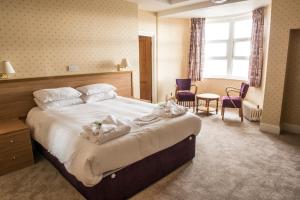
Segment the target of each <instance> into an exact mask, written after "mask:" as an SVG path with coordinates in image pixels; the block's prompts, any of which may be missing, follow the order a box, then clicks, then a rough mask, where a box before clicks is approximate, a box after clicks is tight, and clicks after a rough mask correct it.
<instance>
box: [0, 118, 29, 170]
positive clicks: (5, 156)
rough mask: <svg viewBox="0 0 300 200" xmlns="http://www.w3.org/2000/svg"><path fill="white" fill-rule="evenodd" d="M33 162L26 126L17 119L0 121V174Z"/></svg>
mask: <svg viewBox="0 0 300 200" xmlns="http://www.w3.org/2000/svg"><path fill="white" fill-rule="evenodd" d="M33 163H34V160H33V154H32V146H31V139H30V132H29V128H28V126H26V124H24V122H22V121H21V120H18V119H11V120H5V121H0V175H3V174H5V173H7V172H11V171H14V170H16V169H21V168H23V167H27V166H29V165H31V164H33Z"/></svg>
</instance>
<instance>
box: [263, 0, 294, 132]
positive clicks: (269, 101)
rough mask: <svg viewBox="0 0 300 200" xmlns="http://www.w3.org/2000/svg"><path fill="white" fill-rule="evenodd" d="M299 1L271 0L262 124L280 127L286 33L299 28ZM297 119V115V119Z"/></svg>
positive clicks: (286, 43) (286, 49)
mask: <svg viewBox="0 0 300 200" xmlns="http://www.w3.org/2000/svg"><path fill="white" fill-rule="evenodd" d="M299 11H300V1H299V0H285V1H282V0H273V1H272V14H271V30H270V42H269V56H268V68H267V79H266V87H265V98H264V111H263V116H262V122H263V123H266V124H273V125H275V126H279V125H280V118H281V108H282V100H283V91H284V79H285V74H286V64H287V52H288V45H289V34H290V30H291V29H299V28H300V12H299ZM299 118H300V116H298V119H299Z"/></svg>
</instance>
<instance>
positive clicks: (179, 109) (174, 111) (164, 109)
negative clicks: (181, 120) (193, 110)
mask: <svg viewBox="0 0 300 200" xmlns="http://www.w3.org/2000/svg"><path fill="white" fill-rule="evenodd" d="M187 111H188V108H186V107H183V106H180V105H178V104H176V103H175V102H174V101H173V100H169V101H167V102H166V103H164V104H161V105H159V106H158V107H157V108H154V110H153V114H154V115H158V116H160V117H163V118H173V117H178V116H181V115H184V114H185V113H186V112H187Z"/></svg>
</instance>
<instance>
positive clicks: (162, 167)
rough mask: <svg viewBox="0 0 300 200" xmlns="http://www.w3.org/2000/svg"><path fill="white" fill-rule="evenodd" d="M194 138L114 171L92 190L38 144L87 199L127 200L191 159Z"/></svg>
mask: <svg viewBox="0 0 300 200" xmlns="http://www.w3.org/2000/svg"><path fill="white" fill-rule="evenodd" d="M195 143H196V137H195V136H190V137H188V138H186V139H184V140H183V141H181V142H179V143H177V144H175V145H173V146H171V147H169V148H167V149H164V150H162V151H160V152H157V153H155V154H153V155H151V156H148V157H146V158H144V159H143V160H140V161H137V162H135V163H133V164H131V165H129V166H127V167H125V168H123V169H121V170H119V171H117V172H115V173H114V174H115V177H114V178H113V176H112V175H111V176H107V177H105V178H103V179H102V180H101V182H100V183H98V184H97V185H95V186H93V187H86V186H84V185H83V184H82V183H81V182H80V181H78V180H77V179H76V178H75V177H74V176H73V175H71V174H69V173H68V172H67V170H66V169H65V167H64V165H63V164H62V163H60V162H59V161H58V159H57V158H56V157H54V156H52V155H51V154H50V153H49V152H48V151H47V150H45V149H44V148H43V147H42V146H41V145H40V144H39V143H37V142H35V144H36V148H37V150H39V151H40V152H41V153H42V154H43V155H44V156H45V157H46V158H47V159H48V160H49V161H50V162H51V163H52V164H53V165H54V166H55V167H56V168H57V169H58V171H59V172H60V173H61V174H62V175H63V176H64V177H65V178H66V179H67V180H68V181H69V182H70V183H71V184H72V185H73V186H74V187H75V188H76V189H77V190H78V191H79V192H80V193H81V194H82V195H83V196H84V197H85V198H87V199H88V200H104V199H127V198H129V197H131V196H133V195H134V194H136V193H138V192H139V191H141V190H143V189H144V188H146V187H147V186H149V185H151V184H152V183H154V182H155V181H157V180H159V179H161V178H162V177H164V176H166V175H167V174H169V173H170V172H172V171H174V170H175V169H177V168H178V167H180V166H181V165H183V164H184V163H186V162H188V161H190V160H192V159H193V158H194V156H195Z"/></svg>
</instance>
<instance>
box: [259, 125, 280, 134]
mask: <svg viewBox="0 0 300 200" xmlns="http://www.w3.org/2000/svg"><path fill="white" fill-rule="evenodd" d="M259 129H260V130H261V131H263V132H267V133H274V134H278V135H279V134H280V126H276V125H273V124H266V123H260V126H259Z"/></svg>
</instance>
